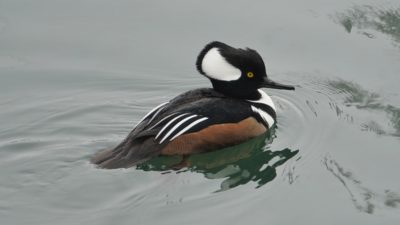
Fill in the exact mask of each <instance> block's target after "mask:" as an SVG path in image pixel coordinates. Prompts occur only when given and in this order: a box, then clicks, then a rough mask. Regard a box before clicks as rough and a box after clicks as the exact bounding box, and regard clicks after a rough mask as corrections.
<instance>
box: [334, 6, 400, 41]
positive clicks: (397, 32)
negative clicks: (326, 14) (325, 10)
mask: <svg viewBox="0 0 400 225" xmlns="http://www.w3.org/2000/svg"><path fill="white" fill-rule="evenodd" d="M336 20H337V22H339V23H340V24H341V25H342V26H343V27H344V28H345V30H346V31H347V32H348V33H351V32H352V30H353V28H357V29H359V30H361V31H362V32H360V33H361V34H364V35H365V36H367V37H369V38H373V37H374V35H372V34H370V33H369V32H367V30H368V29H372V30H376V31H379V32H381V33H383V34H386V35H389V36H391V37H392V39H393V40H394V42H397V43H400V8H386V9H382V8H377V7H373V6H370V5H363V6H354V7H352V8H351V9H349V10H346V11H345V12H342V13H337V14H336Z"/></svg>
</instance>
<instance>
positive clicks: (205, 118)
mask: <svg viewBox="0 0 400 225" xmlns="http://www.w3.org/2000/svg"><path fill="white" fill-rule="evenodd" d="M207 119H208V118H207V117H203V118H200V119H198V120H195V121H193V122H192V123H191V124H189V125H187V126H186V127H185V128H184V129H182V130H181V131H179V133H177V134H175V136H173V137H172V138H171V140H170V141H172V140H174V139H175V138H176V137H178V136H179V135H181V134H183V133H185V132H186V131H187V130H189V129H190V128H192V127H193V126H194V125H196V124H198V123H201V122H203V121H204V120H207Z"/></svg>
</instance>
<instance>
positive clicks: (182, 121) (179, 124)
mask: <svg viewBox="0 0 400 225" xmlns="http://www.w3.org/2000/svg"><path fill="white" fill-rule="evenodd" d="M196 116H197V115H192V116H188V117H186V118H185V119H183V120H181V121H179V123H177V124H175V126H173V127H172V128H171V129H170V130H169V131H168V133H167V134H166V135H164V137H163V139H161V141H160V144H161V143H163V142H164V141H165V139H167V138H168V137H169V136H170V135H171V134H172V133H173V132H174V131H175V130H176V129H178V128H179V126H181V125H182V124H183V123H184V122H186V121H188V120H190V119H191V118H193V117H196Z"/></svg>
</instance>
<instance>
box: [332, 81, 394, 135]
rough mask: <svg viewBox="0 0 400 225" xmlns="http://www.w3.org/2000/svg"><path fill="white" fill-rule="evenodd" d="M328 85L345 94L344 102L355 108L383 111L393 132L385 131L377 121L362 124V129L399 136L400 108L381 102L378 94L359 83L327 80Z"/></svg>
mask: <svg viewBox="0 0 400 225" xmlns="http://www.w3.org/2000/svg"><path fill="white" fill-rule="evenodd" d="M328 85H329V86H331V87H332V88H333V89H336V90H338V91H339V92H340V93H343V94H345V99H344V104H345V105H346V106H354V107H356V108H357V109H362V110H370V111H377V112H383V113H385V114H386V115H387V117H388V118H389V120H390V124H391V125H392V127H393V129H394V132H392V131H385V130H384V128H382V127H381V126H380V125H379V123H377V122H375V121H370V122H368V123H365V124H363V125H362V129H363V130H369V131H372V132H375V133H376V134H379V135H391V136H398V137H399V136H400V108H397V107H395V106H393V105H390V104H384V103H382V102H381V98H380V96H379V95H378V94H376V93H372V92H369V91H367V90H365V89H363V88H362V87H360V86H359V85H357V84H355V83H352V82H349V81H343V80H338V81H329V82H328Z"/></svg>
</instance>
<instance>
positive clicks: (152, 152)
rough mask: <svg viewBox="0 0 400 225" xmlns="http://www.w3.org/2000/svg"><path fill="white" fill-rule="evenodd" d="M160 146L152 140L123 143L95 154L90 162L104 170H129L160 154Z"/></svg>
mask: <svg viewBox="0 0 400 225" xmlns="http://www.w3.org/2000/svg"><path fill="white" fill-rule="evenodd" d="M161 149H162V146H160V145H159V144H157V143H155V142H154V139H153V138H146V139H144V140H135V141H134V143H130V142H129V141H124V142H122V143H121V144H119V145H118V146H117V147H115V148H113V149H106V150H103V151H100V152H98V153H97V154H95V155H94V156H93V157H92V159H91V160H90V161H91V163H93V164H96V165H97V166H98V167H100V168H104V169H117V168H129V167H132V166H135V165H138V164H140V163H142V162H144V161H146V160H148V159H150V158H152V157H154V156H157V155H159V154H160V151H161Z"/></svg>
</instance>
